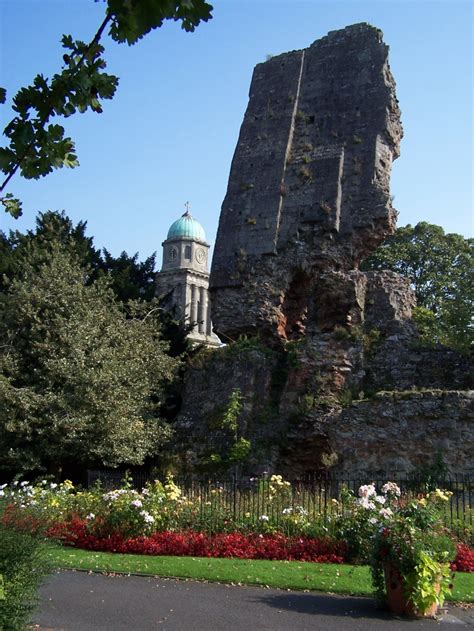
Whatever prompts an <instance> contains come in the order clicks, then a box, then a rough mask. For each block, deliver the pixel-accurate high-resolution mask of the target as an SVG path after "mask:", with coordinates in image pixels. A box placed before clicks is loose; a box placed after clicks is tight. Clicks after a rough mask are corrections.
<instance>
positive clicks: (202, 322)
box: [156, 210, 219, 346]
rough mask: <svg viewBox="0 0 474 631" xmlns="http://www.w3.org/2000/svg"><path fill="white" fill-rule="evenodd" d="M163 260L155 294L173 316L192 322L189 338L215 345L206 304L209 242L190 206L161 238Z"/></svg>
mask: <svg viewBox="0 0 474 631" xmlns="http://www.w3.org/2000/svg"><path fill="white" fill-rule="evenodd" d="M162 245H163V264H162V267H161V271H160V272H158V274H157V276H156V295H157V296H161V297H163V299H164V301H165V305H166V307H167V308H169V309H173V310H174V311H175V313H176V316H177V317H179V318H181V319H183V320H184V321H185V322H186V324H191V325H192V330H191V332H190V334H189V338H190V339H191V340H192V341H195V342H198V343H204V344H208V345H211V346H218V345H219V340H218V339H217V337H216V336H215V335H214V334H213V333H212V324H211V310H210V306H209V291H208V288H209V271H208V255H209V244H208V243H207V242H206V235H205V233H204V228H203V227H202V226H201V224H200V223H199V222H198V221H196V219H194V217H192V216H191V213H190V212H189V210H186V212H185V213H184V215H182V216H181V217H180V218H179V219H177V220H176V221H175V222H174V223H173V224H172V225H171V227H170V229H169V230H168V236H167V237H166V240H165V241H163V243H162Z"/></svg>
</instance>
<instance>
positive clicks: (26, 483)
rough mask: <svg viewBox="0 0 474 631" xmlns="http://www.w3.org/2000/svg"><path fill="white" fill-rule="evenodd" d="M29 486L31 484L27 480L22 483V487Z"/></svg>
mask: <svg viewBox="0 0 474 631" xmlns="http://www.w3.org/2000/svg"><path fill="white" fill-rule="evenodd" d="M28 484H29V482H27V481H26V480H23V482H20V486H27V485H28Z"/></svg>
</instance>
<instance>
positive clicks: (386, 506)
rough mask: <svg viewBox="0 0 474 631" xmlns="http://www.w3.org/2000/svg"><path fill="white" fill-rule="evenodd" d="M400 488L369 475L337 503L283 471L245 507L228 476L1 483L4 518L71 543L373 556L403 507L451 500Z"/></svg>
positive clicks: (456, 566)
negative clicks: (185, 488)
mask: <svg viewBox="0 0 474 631" xmlns="http://www.w3.org/2000/svg"><path fill="white" fill-rule="evenodd" d="M397 488H398V487H396V485H394V484H393V483H387V484H386V485H384V486H383V487H382V488H381V489H380V493H377V492H376V489H375V487H374V485H365V486H362V487H360V489H359V492H358V497H355V496H354V494H353V493H350V492H349V491H347V490H343V491H342V492H341V494H340V496H339V497H338V498H337V499H336V498H334V499H332V500H331V501H329V505H330V507H331V511H330V512H329V513H328V512H326V511H324V512H323V511H321V509H319V511H318V507H317V506H316V505H314V504H313V505H309V504H308V503H305V502H304V501H302V500H303V499H304V498H302V497H301V496H297V495H296V494H295V493H294V492H293V490H292V489H291V487H290V485H289V483H288V482H285V481H284V480H283V479H282V478H281V476H278V475H274V476H272V477H271V478H268V479H267V480H265V481H260V480H256V482H255V483H254V486H253V487H252V488H251V489H249V490H248V491H247V493H248V495H247V496H243V495H240V496H238V498H237V499H238V501H239V502H240V503H241V504H243V503H244V500H245V502H246V504H245V506H248V507H249V509H247V508H245V507H244V509H243V510H241V511H240V513H238V514H237V517H236V512H235V501H234V502H231V501H229V496H228V494H227V493H226V491H225V489H223V488H222V487H220V486H219V485H216V486H215V487H213V488H211V487H210V488H209V490H208V492H207V493H206V494H205V495H204V496H203V495H199V496H195V497H192V496H185V494H184V493H183V492H182V490H181V489H180V488H179V487H178V486H177V485H176V484H175V483H174V482H173V480H172V479H168V480H166V481H165V482H164V483H160V482H158V481H155V482H153V483H150V484H148V485H147V486H146V487H145V488H143V489H142V490H141V491H140V492H139V491H137V490H134V489H132V488H131V486H130V484H129V483H128V482H127V481H125V483H124V485H123V487H122V488H121V489H117V490H113V491H104V490H103V489H101V488H100V487H96V488H93V489H90V490H82V489H78V488H74V486H73V485H72V484H71V483H70V482H68V481H66V482H64V483H62V484H59V485H58V484H55V483H54V482H52V483H51V482H49V481H46V480H42V481H40V482H39V483H38V484H36V485H31V484H29V483H28V482H15V483H13V485H11V486H6V485H1V486H0V501H1V502H2V503H3V511H2V512H3V514H2V521H3V523H5V524H7V525H8V524H10V525H14V526H15V527H16V528H21V529H23V530H29V531H37V530H46V531H47V533H48V535H49V536H51V537H54V538H56V539H58V540H61V541H62V542H63V543H64V544H65V545H70V546H76V547H81V548H86V549H89V550H103V551H116V552H134V553H139V554H161V555H182V556H184V555H192V556H221V557H239V558H249V559H274V560H278V559H281V560H301V561H315V562H331V563H342V562H351V563H361V564H367V563H369V561H370V558H371V550H372V549H373V542H374V537H375V536H376V534H377V533H378V532H380V531H381V529H382V528H388V529H393V527H394V525H395V524H396V523H397V518H396V517H397V514H398V513H399V514H401V513H400V511H402V512H403V514H405V513H407V515H408V513H410V515H411V517H410V519H415V518H416V519H417V520H419V519H422V518H423V515H424V514H425V513H426V512H427V510H428V509H427V506H429V505H430V504H432V503H433V502H436V503H437V504H440V505H442V504H443V502H444V503H446V502H445V500H444V499H443V498H445V495H446V494H444V493H443V492H441V491H437V492H433V493H432V494H426V495H425V496H421V495H418V496H404V497H399V494H398V492H397ZM252 493H253V494H254V495H253V496H252ZM234 499H235V498H234ZM303 504H304V505H303ZM232 507H233V508H234V510H232ZM252 507H253V510H250V509H252ZM255 507H258V508H257V511H258V512H256V511H255ZM319 508H320V507H319ZM407 511H408V512H407ZM404 519H405V517H404ZM466 523H467V522H466ZM428 531H429V529H428ZM466 532H467V530H466ZM447 534H449V533H447ZM467 541H468V539H467V538H466V540H465V541H464V542H463V543H460V544H459V545H458V547H457V556H456V559H455V560H454V562H453V564H452V568H453V570H456V571H458V572H459V571H463V572H473V571H474V561H473V558H474V550H473V549H472V548H470V547H469V545H467ZM451 558H452V557H451Z"/></svg>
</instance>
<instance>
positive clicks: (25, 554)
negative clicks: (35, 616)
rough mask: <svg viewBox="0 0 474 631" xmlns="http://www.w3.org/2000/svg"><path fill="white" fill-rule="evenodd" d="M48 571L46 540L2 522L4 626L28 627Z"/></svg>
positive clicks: (0, 608)
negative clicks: (37, 594)
mask: <svg viewBox="0 0 474 631" xmlns="http://www.w3.org/2000/svg"><path fill="white" fill-rule="evenodd" d="M48 571H49V566H48V562H47V559H46V555H45V544H44V541H43V539H42V538H41V537H40V536H39V535H35V534H31V533H28V532H23V531H20V530H16V529H13V528H10V527H7V526H5V525H4V524H2V523H0V575H2V576H3V591H4V596H5V598H4V599H3V600H0V629H3V630H4V631H20V630H22V629H25V628H26V625H27V623H28V620H29V618H30V615H31V612H32V610H33V609H34V607H35V605H36V593H37V589H38V587H39V584H40V583H41V580H42V578H43V577H44V576H45V574H47V573H48Z"/></svg>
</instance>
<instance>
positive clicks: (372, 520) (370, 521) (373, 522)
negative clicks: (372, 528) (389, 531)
mask: <svg viewBox="0 0 474 631" xmlns="http://www.w3.org/2000/svg"><path fill="white" fill-rule="evenodd" d="M376 523H377V520H376V519H375V517H371V518H370V519H369V524H372V525H375V524H376Z"/></svg>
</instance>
